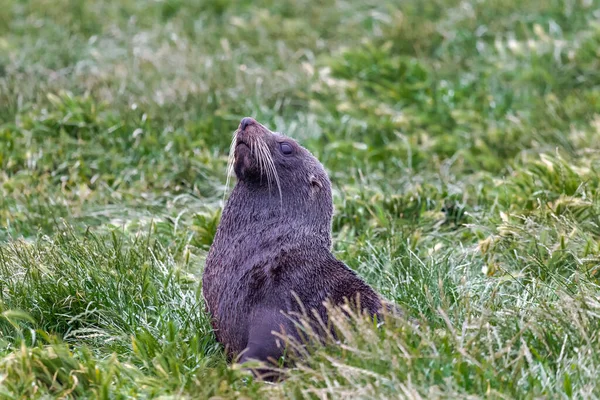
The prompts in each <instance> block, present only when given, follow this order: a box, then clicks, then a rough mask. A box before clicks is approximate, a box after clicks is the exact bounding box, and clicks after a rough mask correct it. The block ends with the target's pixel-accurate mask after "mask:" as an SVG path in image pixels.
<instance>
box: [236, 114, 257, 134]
mask: <svg viewBox="0 0 600 400" xmlns="http://www.w3.org/2000/svg"><path fill="white" fill-rule="evenodd" d="M255 124H256V120H255V119H253V118H250V117H245V118H242V120H241V122H240V131H242V132H243V131H245V130H246V128H247V127H248V126H250V125H255Z"/></svg>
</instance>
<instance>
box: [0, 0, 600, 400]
mask: <svg viewBox="0 0 600 400" xmlns="http://www.w3.org/2000/svg"><path fill="white" fill-rule="evenodd" d="M599 47H600V3H598V2H597V1H595V0H549V1H543V2H542V1H537V0H522V1H516V0H482V1H470V0H467V1H454V0H426V1H417V0H407V1H403V2H396V1H389V0H386V1H371V0H368V1H366V2H365V1H362V2H359V1H353V2H350V1H324V2H316V1H312V0H303V1H287V0H285V1H269V0H261V1H252V2H251V1H242V0H240V1H234V0H219V1H214V2H207V1H200V0H193V1H180V0H160V1H153V2H145V1H140V0H123V1H120V2H113V1H106V0H100V1H88V0H58V1H56V0H53V1H48V0H18V1H12V0H0V166H1V171H0V397H1V398H14V399H21V398H22V399H25V398H49V397H50V398H53V397H60V398H75V397H77V398H79V397H86V398H90V397H91V398H115V399H116V398H131V397H137V398H150V397H160V396H162V397H163V398H198V397H200V398H209V397H211V396H215V398H240V397H243V398H294V399H299V398H342V397H351V398H364V399H374V398H467V397H468V398H482V397H486V398H578V399H579V398H597V397H600V387H599V385H598V384H597V380H598V379H597V377H598V374H599V373H600V350H599V349H600V336H599V334H598V332H600V287H599V285H600V195H599V193H600V72H599V71H600V57H599V55H600V53H598V48H599ZM248 115H249V116H253V117H255V118H257V119H258V120H259V121H261V122H262V123H264V124H265V125H267V126H268V127H270V128H271V129H273V130H279V131H282V132H285V133H287V134H288V135H290V136H292V137H294V138H297V139H298V140H300V141H301V142H302V144H303V145H304V146H305V147H307V148H308V149H310V150H311V151H313V152H314V154H315V155H317V157H319V159H320V160H321V161H322V162H323V164H324V165H325V167H326V169H327V170H328V172H329V173H330V176H331V179H332V182H333V185H334V202H335V217H334V224H333V229H334V232H333V234H334V251H335V254H336V255H337V256H338V257H339V258H340V259H342V260H343V261H344V262H346V263H347V264H348V265H349V266H350V267H351V268H353V269H354V270H356V271H358V272H359V273H360V274H361V276H363V277H365V279H366V280H367V281H368V282H369V283H370V284H371V285H373V286H374V287H375V288H376V289H377V290H378V291H379V292H381V293H382V294H383V295H384V296H385V297H387V298H388V299H390V300H393V301H395V302H396V303H398V304H400V305H401V306H402V307H403V308H405V309H406V310H407V312H408V314H409V316H410V317H412V318H416V319H418V320H419V321H420V323H421V324H420V327H419V329H415V328H413V327H412V326H411V325H409V324H407V323H406V321H403V320H400V319H399V320H393V321H389V322H388V324H387V325H385V327H384V328H383V329H380V330H377V329H375V328H373V327H372V326H371V325H369V324H366V323H365V322H364V321H360V319H359V320H357V321H355V322H356V323H357V326H350V325H348V323H347V322H346V321H344V320H339V321H337V322H336V324H337V326H338V328H339V330H340V332H342V333H343V337H344V340H343V341H342V344H341V345H339V346H328V347H322V348H318V349H316V351H315V352H314V353H313V354H311V356H310V357H308V358H307V359H306V360H305V361H304V362H303V363H301V364H300V365H298V366H297V367H296V368H294V369H292V370H290V371H289V377H288V379H287V380H286V381H285V382H284V383H282V384H279V385H275V386H273V385H265V384H262V383H260V382H256V381H254V380H253V379H252V378H251V377H248V375H247V374H246V373H245V372H243V371H241V370H239V369H238V368H235V367H230V366H228V365H227V364H226V362H225V359H224V355H223V353H222V349H221V348H220V347H219V346H218V344H217V343H216V341H215V339H214V336H213V334H212V332H211V329H210V325H209V322H208V317H207V315H206V314H205V312H204V308H203V301H202V296H201V287H200V277H201V273H202V268H203V263H204V258H205V256H206V253H207V251H208V248H209V246H210V243H211V242H212V238H213V236H214V233H215V230H216V226H217V224H218V221H219V217H220V209H221V206H222V204H221V200H222V198H223V194H224V184H225V167H226V159H227V151H228V142H229V140H230V137H231V133H232V132H233V130H234V129H235V127H236V126H237V124H238V122H239V120H240V118H241V117H243V116H248Z"/></svg>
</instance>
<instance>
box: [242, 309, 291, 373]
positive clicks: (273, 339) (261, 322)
mask: <svg viewBox="0 0 600 400" xmlns="http://www.w3.org/2000/svg"><path fill="white" fill-rule="evenodd" d="M293 329H295V328H294V324H293V322H292V321H291V320H290V319H289V318H287V317H286V316H285V315H283V314H282V313H281V312H280V311H279V310H277V309H275V308H261V309H260V310H257V311H255V312H254V313H253V316H252V318H251V319H250V328H249V333H248V344H247V345H246V349H245V350H244V352H243V353H242V355H241V357H240V361H239V362H240V364H244V363H246V362H248V361H252V360H256V361H262V362H264V363H265V364H271V365H273V367H276V366H277V365H278V362H279V359H280V358H281V356H283V354H284V351H285V347H284V344H283V343H282V341H281V339H280V338H278V337H277V336H275V335H274V334H273V332H277V333H285V334H290V333H292V332H293V331H292V330H293ZM253 373H254V374H255V375H258V376H260V378H262V379H265V380H273V376H276V375H277V374H276V373H275V371H269V370H267V369H265V368H259V369H253Z"/></svg>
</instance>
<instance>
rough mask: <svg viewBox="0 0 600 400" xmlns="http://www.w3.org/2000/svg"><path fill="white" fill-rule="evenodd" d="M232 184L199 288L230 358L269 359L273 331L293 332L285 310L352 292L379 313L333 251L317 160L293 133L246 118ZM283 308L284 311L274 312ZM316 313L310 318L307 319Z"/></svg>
mask: <svg viewBox="0 0 600 400" xmlns="http://www.w3.org/2000/svg"><path fill="white" fill-rule="evenodd" d="M229 157H230V159H229V165H228V175H229V174H231V173H232V172H235V175H236V177H237V182H236V185H235V187H234V188H233V190H232V192H231V195H230V197H229V199H228V200H227V203H226V204H225V208H224V210H223V214H222V217H221V221H220V223H219V226H218V228H217V233H216V235H215V238H214V242H213V244H212V246H211V248H210V251H209V253H208V256H207V259H206V266H205V269H204V274H203V277H202V285H203V294H204V298H205V302H206V306H207V310H208V312H209V314H210V316H211V323H212V326H213V328H214V330H215V334H216V337H217V340H218V341H219V342H220V343H221V344H223V345H224V346H225V349H226V352H227V354H228V356H229V357H230V358H236V357H241V358H240V361H241V362H244V361H246V360H250V359H256V360H259V361H269V360H271V361H273V360H277V359H278V358H279V357H280V356H281V355H282V354H283V350H284V349H283V348H282V347H281V346H280V345H279V343H278V342H277V340H276V336H275V335H273V334H272V332H273V331H275V332H285V333H287V334H288V335H292V336H294V335H295V332H296V328H295V326H294V323H293V321H292V320H291V319H290V318H288V317H286V316H285V315H284V314H283V313H294V312H296V313H297V312H301V310H302V308H301V306H300V304H298V300H299V301H300V303H301V305H302V307H303V308H304V309H305V310H315V311H316V312H317V313H318V315H319V317H320V318H321V320H322V321H324V322H326V321H327V313H326V309H325V306H324V302H325V301H329V302H331V303H333V304H335V305H341V304H343V303H344V302H345V301H347V300H349V301H353V300H355V299H356V298H357V296H359V298H360V307H361V308H362V309H363V310H365V311H367V312H369V313H370V314H371V315H375V314H378V313H379V312H380V310H381V307H382V300H381V298H380V297H379V295H378V294H377V293H375V291H373V289H372V288H371V287H370V286H369V285H367V284H366V283H365V282H364V281H363V280H362V279H360V278H359V277H358V276H357V275H356V274H355V273H354V272H353V271H352V270H351V269H349V268H348V267H347V266H346V265H345V264H344V263H342V262H341V261H339V260H337V259H336V258H335V257H334V256H333V254H332V253H331V250H330V249H331V219H332V214H333V202H332V195H331V183H330V181H329V177H328V176H327V173H326V172H325V170H324V168H323V166H322V165H321V163H320V162H319V161H318V160H317V159H316V158H315V157H314V156H313V155H312V154H311V153H310V152H309V151H308V150H306V149H305V148H303V147H302V146H300V145H299V144H298V143H297V142H296V141H294V140H293V139H291V138H289V137H287V136H285V135H282V134H279V133H273V132H271V131H269V130H268V129H267V128H265V127H264V126H263V125H261V124H259V123H258V122H257V121H255V120H254V119H252V118H249V117H246V118H244V119H242V120H241V122H240V125H239V127H238V129H237V130H236V131H235V133H234V135H233V140H232V143H231V150H230V154H229ZM282 312H283V313H282ZM315 318H316V317H315Z"/></svg>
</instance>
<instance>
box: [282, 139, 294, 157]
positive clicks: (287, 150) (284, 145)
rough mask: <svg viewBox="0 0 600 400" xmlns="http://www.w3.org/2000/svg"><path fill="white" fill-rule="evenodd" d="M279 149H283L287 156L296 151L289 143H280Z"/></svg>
mask: <svg viewBox="0 0 600 400" xmlns="http://www.w3.org/2000/svg"><path fill="white" fill-rule="evenodd" d="M279 148H280V149H281V152H282V153H283V154H286V155H289V154H292V152H293V151H294V149H293V148H292V145H291V144H289V143H285V142H284V143H280V144H279Z"/></svg>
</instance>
